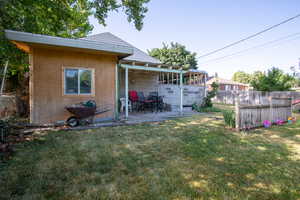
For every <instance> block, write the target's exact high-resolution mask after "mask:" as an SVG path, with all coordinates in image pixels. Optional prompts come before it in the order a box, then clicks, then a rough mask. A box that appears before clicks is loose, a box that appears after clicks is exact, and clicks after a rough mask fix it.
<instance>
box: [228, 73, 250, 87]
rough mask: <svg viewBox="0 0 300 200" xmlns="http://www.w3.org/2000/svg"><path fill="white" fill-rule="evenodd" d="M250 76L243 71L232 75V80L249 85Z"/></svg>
mask: <svg viewBox="0 0 300 200" xmlns="http://www.w3.org/2000/svg"><path fill="white" fill-rule="evenodd" d="M251 78H252V77H251V74H248V73H246V72H244V71H237V72H235V73H234V74H233V76H232V80H233V81H236V82H240V83H246V84H248V83H250V82H251Z"/></svg>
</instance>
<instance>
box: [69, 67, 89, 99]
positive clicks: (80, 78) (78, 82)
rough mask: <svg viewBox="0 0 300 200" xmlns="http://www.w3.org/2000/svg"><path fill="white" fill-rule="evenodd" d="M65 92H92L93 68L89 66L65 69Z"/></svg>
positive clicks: (83, 93) (84, 93)
mask: <svg viewBox="0 0 300 200" xmlns="http://www.w3.org/2000/svg"><path fill="white" fill-rule="evenodd" d="M64 80H65V81H64V82H65V83H64V94H82V95H86V94H92V93H93V70H92V69H87V68H65V69H64Z"/></svg>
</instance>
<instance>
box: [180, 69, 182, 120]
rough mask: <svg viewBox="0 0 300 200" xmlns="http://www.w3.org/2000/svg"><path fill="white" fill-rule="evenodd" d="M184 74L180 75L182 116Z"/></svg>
mask: <svg viewBox="0 0 300 200" xmlns="http://www.w3.org/2000/svg"><path fill="white" fill-rule="evenodd" d="M182 76H183V73H182V72H181V73H180V114H181V115H182V114H183V84H182V82H183V78H182Z"/></svg>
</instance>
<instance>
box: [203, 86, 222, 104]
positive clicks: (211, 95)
mask: <svg viewBox="0 0 300 200" xmlns="http://www.w3.org/2000/svg"><path fill="white" fill-rule="evenodd" d="M211 87H212V90H211V91H208V92H207V95H206V97H204V99H203V102H202V104H201V107H203V108H207V107H212V106H213V103H212V98H214V97H215V96H216V95H217V93H218V90H219V84H218V83H216V82H213V83H212V84H211Z"/></svg>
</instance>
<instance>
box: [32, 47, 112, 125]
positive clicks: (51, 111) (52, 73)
mask: <svg viewBox="0 0 300 200" xmlns="http://www.w3.org/2000/svg"><path fill="white" fill-rule="evenodd" d="M30 57H31V59H30V60H31V66H30V67H31V69H30V70H31V73H30V112H31V113H30V120H31V122H33V123H53V122H56V121H59V120H66V119H67V118H68V117H69V116H70V114H69V113H68V112H67V111H66V110H65V109H64V107H65V106H66V105H70V104H73V103H79V102H81V101H85V100H89V99H93V100H95V101H96V103H97V104H98V105H100V104H109V106H110V107H111V111H110V112H107V113H105V114H102V115H98V116H97V117H113V113H114V105H115V66H116V63H117V57H116V56H113V55H104V54H88V53H81V52H72V51H70V50H57V49H46V48H36V47H35V48H33V49H32V50H31V55H30ZM64 67H84V68H94V69H95V77H94V78H95V95H93V96H92V95H88V96H76V95H72V96H70V95H69V96H68V95H64V94H63V68H64Z"/></svg>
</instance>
